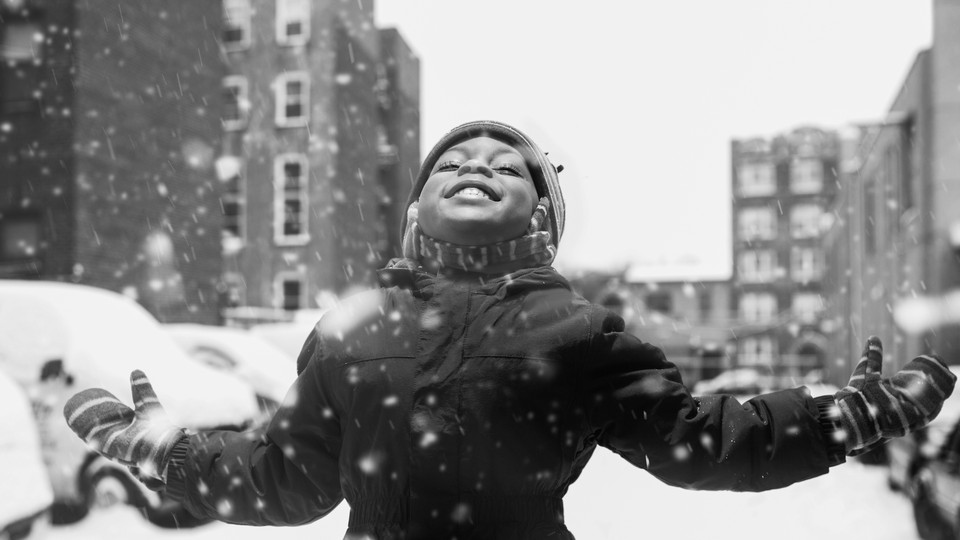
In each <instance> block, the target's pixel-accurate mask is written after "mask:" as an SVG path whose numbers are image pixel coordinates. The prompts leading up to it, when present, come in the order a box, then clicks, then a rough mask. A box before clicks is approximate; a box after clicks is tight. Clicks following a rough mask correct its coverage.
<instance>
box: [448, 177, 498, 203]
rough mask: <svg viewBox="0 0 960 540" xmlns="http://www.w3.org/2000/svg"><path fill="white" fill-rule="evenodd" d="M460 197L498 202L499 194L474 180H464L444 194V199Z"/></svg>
mask: <svg viewBox="0 0 960 540" xmlns="http://www.w3.org/2000/svg"><path fill="white" fill-rule="evenodd" d="M452 197H460V198H464V199H487V200H490V201H499V200H500V194H499V193H497V192H496V190H494V189H493V188H492V187H490V186H488V185H487V184H485V183H483V182H478V181H476V180H464V181H463V182H457V183H456V184H454V185H453V186H452V187H451V188H450V189H448V190H447V192H446V193H445V194H444V198H447V199H450V198H452Z"/></svg>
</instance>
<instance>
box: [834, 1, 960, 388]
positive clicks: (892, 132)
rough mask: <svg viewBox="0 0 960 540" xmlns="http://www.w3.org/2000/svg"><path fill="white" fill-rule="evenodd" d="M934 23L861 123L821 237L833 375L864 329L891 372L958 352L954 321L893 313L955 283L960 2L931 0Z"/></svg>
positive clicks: (959, 225)
mask: <svg viewBox="0 0 960 540" xmlns="http://www.w3.org/2000/svg"><path fill="white" fill-rule="evenodd" d="M933 24H934V27H933V43H932V45H931V47H930V48H929V49H926V50H924V51H922V52H920V53H919V54H918V55H917V58H916V60H915V61H914V63H913V66H912V67H911V68H910V71H909V73H908V74H907V76H906V79H905V80H904V82H903V84H902V86H901V87H900V90H899V92H898V93H897V96H896V98H895V99H894V101H893V104H892V105H891V106H890V109H889V112H888V113H887V115H886V117H885V118H884V119H883V120H881V121H879V122H877V123H875V124H873V125H863V126H860V130H859V137H858V138H857V140H856V141H855V144H854V147H855V151H854V153H853V158H854V159H852V160H851V161H850V163H849V166H848V167H846V174H844V175H843V176H842V187H841V190H840V193H839V196H838V197H837V200H836V202H835V204H834V208H833V212H834V214H835V215H836V217H837V219H836V220H835V221H834V223H833V227H832V228H831V229H830V230H829V231H828V233H827V234H826V236H825V238H824V241H825V242H824V244H825V247H826V249H827V251H828V253H829V256H830V258H831V265H832V271H831V273H830V274H829V275H828V279H827V287H826V289H827V293H826V294H827V295H828V297H829V298H830V299H831V300H832V301H831V302H830V306H829V309H830V316H831V317H832V319H833V320H834V321H835V326H836V337H835V339H834V340H832V345H833V349H832V350H831V356H832V357H834V358H836V359H838V360H841V361H839V362H836V370H837V371H839V372H841V373H845V372H848V371H849V360H851V359H852V360H854V361H855V360H856V359H857V358H859V354H860V350H861V348H862V341H863V340H864V339H865V338H866V336H868V335H869V334H875V335H878V336H880V338H881V339H882V340H883V343H884V348H885V351H886V355H885V356H886V357H887V358H888V359H889V360H891V362H892V363H893V364H894V365H893V366H892V367H891V368H890V369H891V372H892V370H893V369H895V368H899V367H902V366H903V364H905V363H906V362H907V361H909V359H910V358H912V357H913V356H915V355H917V354H921V353H924V352H929V351H937V352H939V353H940V354H942V355H943V356H944V357H945V358H957V357H958V356H960V325H958V324H955V323H954V324H946V325H942V326H938V327H935V328H930V329H928V330H927V331H926V332H922V333H916V334H913V333H907V332H905V331H904V330H903V328H902V327H899V326H898V325H896V324H895V320H894V311H895V309H896V307H897V305H898V302H899V301H900V300H902V299H909V298H915V297H919V298H923V297H930V298H937V297H940V296H942V295H944V294H945V293H947V292H949V291H956V290H960V145H958V144H957V141H958V140H960V92H958V91H957V89H958V88H960V33H958V32H957V31H956V30H957V28H960V3H958V2H956V1H955V0H954V1H951V0H935V1H934V2H933ZM885 369H887V368H885ZM840 377H841V375H840V374H837V375H836V376H834V377H833V378H834V379H839V378H840Z"/></svg>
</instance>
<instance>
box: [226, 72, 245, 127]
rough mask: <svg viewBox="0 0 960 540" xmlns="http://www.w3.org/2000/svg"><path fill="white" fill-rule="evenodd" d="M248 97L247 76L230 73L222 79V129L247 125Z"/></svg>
mask: <svg viewBox="0 0 960 540" xmlns="http://www.w3.org/2000/svg"><path fill="white" fill-rule="evenodd" d="M249 112H250V99H249V98H248V97H247V78H246V77H243V76H240V75H231V76H229V77H225V78H224V79H223V117H222V118H221V119H220V120H221V121H222V122H223V129H228V130H236V129H242V128H243V127H245V126H246V125H247V115H248V114H249Z"/></svg>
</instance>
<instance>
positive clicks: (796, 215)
mask: <svg viewBox="0 0 960 540" xmlns="http://www.w3.org/2000/svg"><path fill="white" fill-rule="evenodd" d="M822 216H823V211H822V210H821V209H820V207H819V206H818V205H816V204H798V205H796V206H794V207H793V208H791V209H790V234H791V235H792V236H793V237H794V238H815V237H817V236H820V219H821V217H822Z"/></svg>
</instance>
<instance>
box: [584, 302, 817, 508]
mask: <svg viewBox="0 0 960 540" xmlns="http://www.w3.org/2000/svg"><path fill="white" fill-rule="evenodd" d="M593 326H594V332H593V334H592V335H593V338H592V340H591V344H590V349H589V353H588V358H587V359H586V361H585V362H584V363H583V368H582V370H583V371H582V373H581V375H582V377H581V379H580V380H581V383H580V384H581V387H580V391H579V392H578V399H580V401H581V407H582V410H583V411H585V415H586V418H587V422H588V424H589V426H590V428H591V429H592V430H593V431H592V432H593V434H594V436H595V437H596V440H597V443H598V444H600V445H601V446H604V447H606V448H609V449H610V450H612V451H614V452H615V453H617V454H619V455H620V456H622V457H623V458H624V459H626V460H627V461H629V462H630V463H632V464H633V465H636V466H637V467H640V468H643V469H646V470H647V471H649V472H650V473H651V474H653V475H654V476H656V477H657V478H659V479H660V480H662V481H663V482H665V483H667V484H670V485H674V486H679V487H684V488H688V489H704V490H733V491H764V490H768V489H775V488H780V487H784V486H788V485H790V484H792V483H794V482H798V481H800V480H805V479H807V478H812V477H815V476H819V475H821V474H824V473H826V472H827V470H828V460H827V451H826V445H825V441H824V435H823V433H822V430H821V428H820V423H819V421H818V411H817V407H816V405H815V404H814V400H813V399H812V398H811V397H810V396H809V394H808V393H807V392H806V389H805V388H799V389H793V390H783V391H779V392H774V393H770V394H765V395H761V396H758V397H756V398H753V399H751V400H749V401H746V402H745V403H742V404H741V403H739V402H738V401H737V400H736V399H734V398H733V397H732V396H727V395H715V396H703V397H693V396H692V395H691V394H690V392H689V391H688V390H687V388H686V387H685V386H684V385H683V382H682V380H681V378H680V372H679V371H678V369H677V368H676V366H674V365H673V364H671V363H670V362H668V361H667V360H666V358H665V357H664V355H663V352H662V351H661V350H660V349H658V348H657V347H655V346H653V345H650V344H648V343H644V342H642V341H640V340H639V339H638V338H636V337H634V336H632V335H630V334H628V333H625V332H623V320H622V319H621V318H620V317H618V316H616V315H614V314H612V313H609V312H607V311H606V310H602V311H601V312H600V313H598V314H597V315H595V316H594V318H593Z"/></svg>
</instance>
